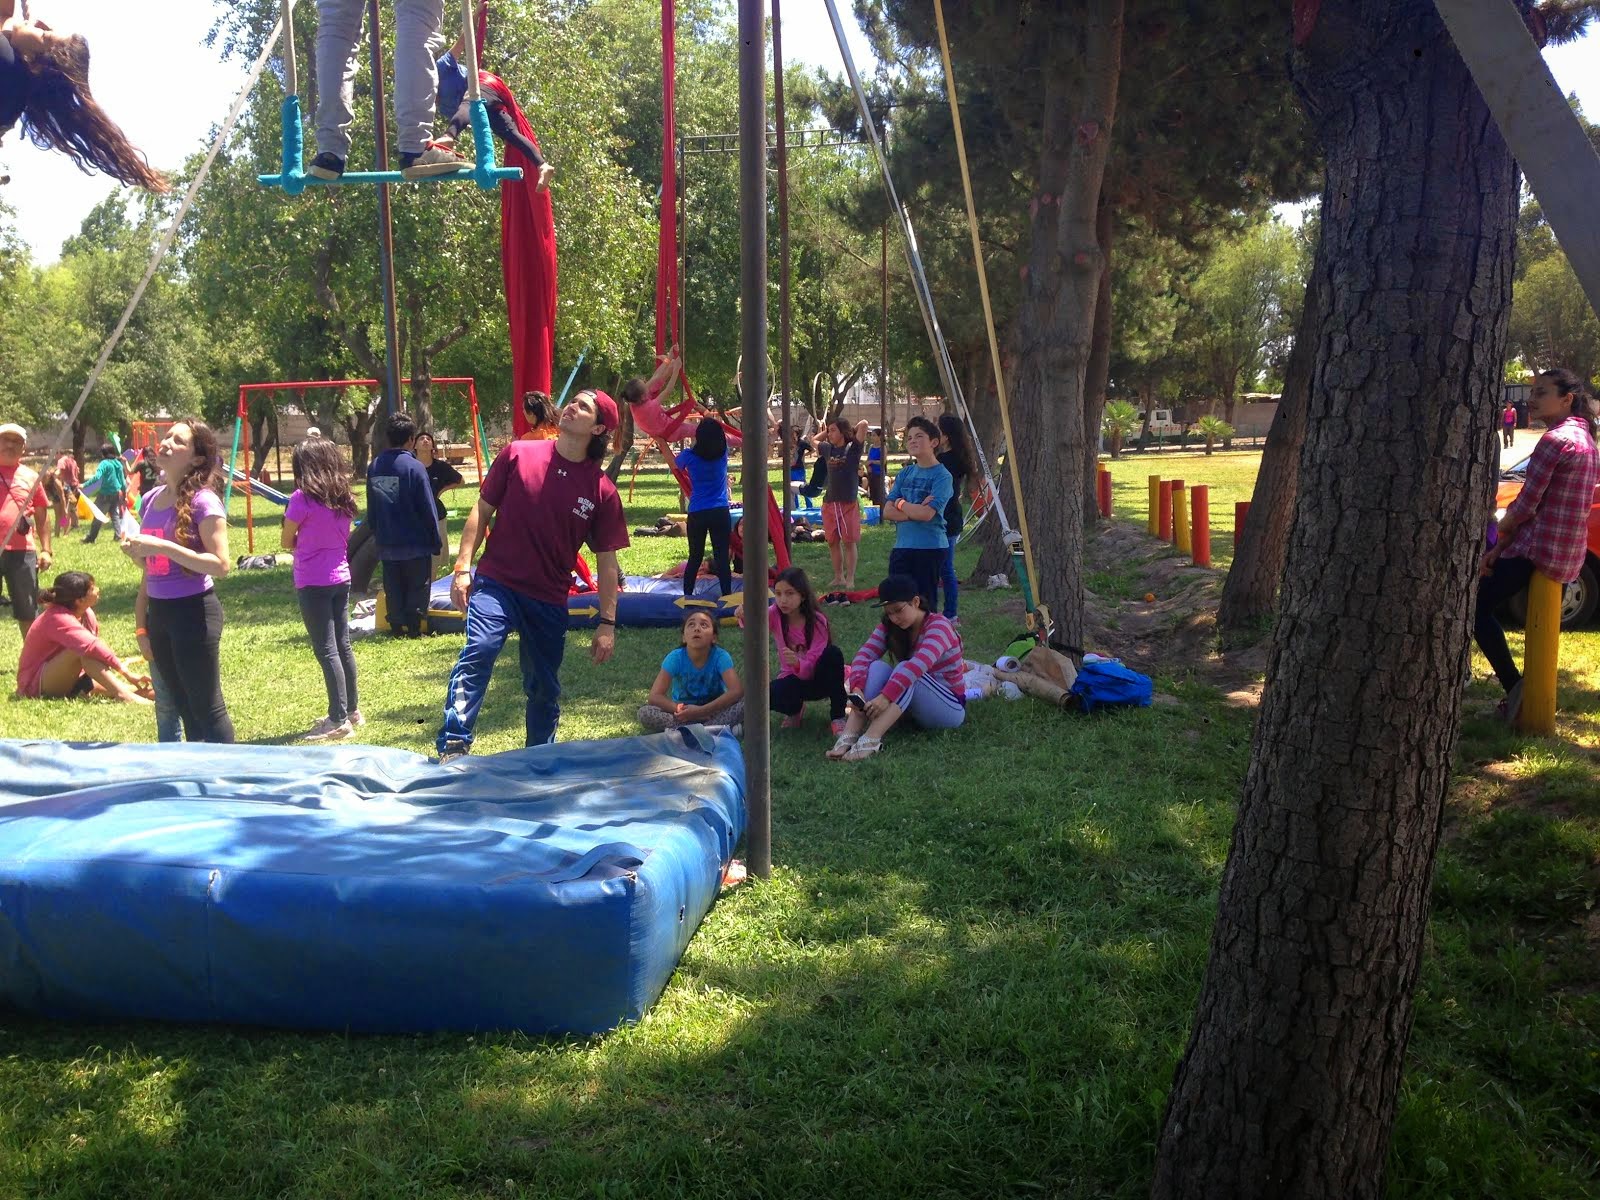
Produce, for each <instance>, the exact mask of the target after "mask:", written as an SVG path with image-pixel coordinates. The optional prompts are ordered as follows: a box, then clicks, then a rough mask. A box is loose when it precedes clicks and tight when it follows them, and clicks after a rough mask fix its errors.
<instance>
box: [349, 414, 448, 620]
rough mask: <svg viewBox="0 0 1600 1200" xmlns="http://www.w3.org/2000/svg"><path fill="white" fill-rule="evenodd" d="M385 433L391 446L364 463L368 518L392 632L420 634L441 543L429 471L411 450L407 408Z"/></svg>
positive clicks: (413, 433)
mask: <svg viewBox="0 0 1600 1200" xmlns="http://www.w3.org/2000/svg"><path fill="white" fill-rule="evenodd" d="M384 432H385V435H386V438H387V440H388V443H389V448H388V449H387V450H385V451H384V452H383V453H382V454H380V455H378V457H377V458H375V459H373V460H372V465H371V466H370V467H368V468H367V520H368V521H369V522H370V523H371V524H372V540H373V541H374V542H376V543H377V545H378V558H379V560H380V561H381V562H382V563H383V594H384V597H385V602H386V603H387V605H388V609H389V629H390V632H392V633H394V634H395V635H396V636H397V637H401V636H410V637H421V636H422V617H423V614H424V613H425V612H427V610H428V589H429V588H430V587H431V586H432V583H433V580H432V578H431V576H432V574H433V572H432V566H433V558H434V555H436V554H439V553H440V552H441V551H442V550H443V549H444V547H443V546H442V545H441V544H440V542H439V522H438V520H437V519H436V518H435V516H434V513H435V509H434V504H433V489H432V488H431V487H429V486H428V472H427V471H426V469H424V467H423V465H422V464H421V463H420V462H418V461H417V457H416V455H415V454H413V453H412V452H411V451H412V448H413V447H414V446H415V444H416V440H417V423H416V422H415V421H413V420H412V419H411V418H410V417H408V416H407V415H406V414H405V413H395V414H394V415H393V416H392V417H390V418H389V424H388V427H387V428H386V429H385V431H384Z"/></svg>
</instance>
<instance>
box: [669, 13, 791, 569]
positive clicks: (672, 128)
mask: <svg viewBox="0 0 1600 1200" xmlns="http://www.w3.org/2000/svg"><path fill="white" fill-rule="evenodd" d="M677 23H678V14H677V9H676V4H675V0H661V113H662V129H661V228H660V231H659V232H658V234H657V236H656V353H657V354H658V355H659V354H663V353H665V352H666V349H667V347H668V346H670V345H672V344H673V343H675V342H677V341H678V340H679V337H678V333H679V331H678V320H679V317H680V316H681V314H682V311H683V297H682V291H681V287H682V285H681V280H680V278H679V275H678V164H677V162H676V161H675V158H674V153H675V148H676V146H677V144H678V117H677V109H676V99H675V92H676V88H675V82H676V78H677V74H678V49H677V45H678V37H677ZM678 380H679V383H680V384H681V386H682V387H683V397H684V401H685V405H684V411H683V413H682V415H681V416H680V417H679V421H678V425H679V427H680V428H681V426H682V425H683V424H684V423H685V422H686V419H687V417H688V415H689V414H690V413H692V412H694V411H695V410H696V409H697V408H698V407H699V406H698V404H697V403H696V402H695V398H694V391H693V390H692V389H691V388H690V386H689V374H688V372H687V371H684V372H681V373H680V374H679V376H678ZM722 424H723V428H724V429H726V430H727V431H728V435H729V436H728V443H729V445H730V446H734V447H737V446H738V445H739V436H740V435H739V430H738V429H737V428H736V427H735V426H732V425H729V424H728V423H727V422H726V421H724V422H723V423H722ZM673 432H674V433H677V432H679V429H674V431H673ZM668 462H669V465H670V462H671V460H670V459H669V460H668ZM673 475H674V476H676V477H677V479H678V486H679V487H680V488H682V489H683V494H684V495H685V496H687V495H688V494H689V480H688V476H686V475H685V474H684V473H683V472H682V471H679V470H678V469H677V468H676V467H674V468H673ZM783 522H784V514H783V511H782V509H781V507H780V506H779V504H778V501H777V498H776V497H775V496H774V495H773V494H772V489H771V488H770V487H769V488H768V489H767V525H768V532H769V534H770V536H771V538H772V551H773V557H774V559H776V561H777V564H778V566H779V567H780V568H784V567H787V566H788V565H789V548H788V546H786V545H785V544H784V540H783Z"/></svg>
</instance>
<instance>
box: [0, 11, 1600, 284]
mask: <svg viewBox="0 0 1600 1200" xmlns="http://www.w3.org/2000/svg"><path fill="white" fill-rule="evenodd" d="M384 7H385V9H386V10H387V8H388V6H387V5H385V6H384ZM450 7H452V8H453V7H454V6H453V5H452V6H450ZM839 7H840V9H841V10H842V11H843V14H844V18H845V21H846V23H847V24H849V25H850V28H851V32H852V34H853V35H854V36H853V37H852V42H853V43H854V45H853V48H852V49H853V52H854V53H855V54H856V56H857V61H858V63H865V61H867V57H868V55H867V50H866V46H865V42H864V40H863V39H861V37H860V35H859V32H858V31H856V30H855V27H854V23H853V21H852V19H851V17H850V14H849V9H850V5H849V2H848V0H839ZM31 8H32V11H33V13H34V15H35V16H37V17H39V18H41V19H43V20H46V21H50V22H51V23H52V24H55V25H57V26H58V27H61V28H74V29H77V30H78V31H80V32H82V33H83V34H85V35H86V36H87V37H88V38H89V42H90V45H91V47H92V48H93V52H94V65H93V68H92V72H91V81H92V82H93V85H94V90H95V95H96V96H97V97H98V98H99V99H100V102H101V103H102V104H104V105H105V107H106V109H107V110H108V111H109V112H110V113H111V114H112V116H113V117H114V118H115V119H116V120H117V121H118V122H119V123H120V124H121V125H122V127H123V128H124V129H125V130H126V131H127V133H128V135H129V136H130V137H131V138H132V139H133V141H134V143H135V144H136V145H138V146H140V147H141V148H142V149H144V150H145V151H146V152H147V153H148V154H149V156H150V161H151V162H152V163H154V164H155V165H157V166H171V165H174V164H177V163H180V162H182V161H183V159H184V158H185V157H186V156H187V155H189V154H191V153H193V152H194V151H196V150H199V149H203V148H204V145H205V139H206V137H207V134H208V132H209V130H210V129H211V127H212V126H213V125H214V124H216V123H218V122H220V121H221V120H222V119H223V117H224V116H226V115H227V112H228V108H229V106H230V105H231V104H232V103H233V98H234V96H235V94H236V93H237V91H238V89H239V87H240V86H241V85H242V84H243V82H244V75H245V72H246V70H247V64H241V63H236V62H235V63H221V62H219V61H218V60H217V55H216V53H215V52H214V51H212V50H209V49H207V48H206V47H205V46H204V45H203V44H202V43H203V40H204V38H205V35H206V32H207V30H209V29H210V27H211V22H212V19H213V14H214V13H215V11H216V8H215V5H214V4H213V3H212V0H165V2H164V3H162V4H160V5H157V6H150V5H145V4H140V3H135V2H134V0H32V4H31ZM157 12H159V19H154V14H155V13H157ZM783 42H784V54H785V56H786V57H788V58H789V59H791V60H794V61H802V62H809V63H813V64H817V65H820V66H824V67H826V68H828V69H830V70H832V71H834V72H836V73H840V72H842V70H843V68H842V66H841V65H840V62H839V53H838V46H837V44H836V43H835V41H834V37H833V29H832V27H831V26H830V24H829V22H828V16H827V10H826V9H825V8H824V7H823V5H822V3H821V0H789V3H788V5H787V6H786V8H785V11H784V31H783ZM1546 58H1547V61H1549V63H1550V66H1551V69H1552V70H1553V71H1554V73H1555V76H1556V81H1557V83H1559V84H1560V85H1561V88H1562V90H1563V91H1576V92H1577V93H1578V96H1579V99H1580V100H1581V101H1582V102H1583V106H1584V110H1585V111H1586V112H1587V113H1589V114H1590V115H1591V118H1592V117H1594V116H1597V115H1600V37H1591V38H1588V39H1586V40H1585V41H1584V42H1580V43H1578V44H1577V45H1574V46H1569V47H1564V48H1562V49H1558V50H1552V51H1550V52H1549V53H1548V54H1547V55H1546ZM4 173H9V174H10V175H11V180H12V181H11V183H10V184H9V185H7V186H6V187H5V189H4V193H3V194H4V197H5V199H6V201H7V202H8V203H10V204H11V205H12V206H13V207H14V208H15V209H16V210H17V215H18V222H19V225H20V226H21V231H22V234H23V237H24V238H25V239H26V240H27V241H28V243H29V245H30V246H31V247H32V248H33V255H34V259H35V261H37V262H41V263H43V262H51V261H53V260H54V259H55V258H56V257H57V255H58V254H59V251H60V248H61V243H62V242H63V241H64V240H65V239H66V238H68V237H70V236H72V235H73V234H74V233H76V232H77V231H78V226H79V224H80V223H81V222H82V220H83V218H84V217H85V216H86V215H87V214H88V212H89V210H90V209H92V208H93V207H94V206H95V205H96V204H98V203H99V202H100V201H101V200H103V199H104V198H105V197H106V195H107V194H108V193H109V192H110V191H111V190H112V186H111V185H110V184H108V183H107V181H106V180H105V179H103V178H101V177H98V176H89V175H84V174H82V173H81V172H79V171H78V169H77V168H76V167H74V166H73V165H72V163H71V162H70V161H69V160H68V159H66V158H64V157H62V156H61V155H58V154H47V153H45V152H43V151H40V150H36V149H35V148H34V147H32V146H31V145H29V144H27V143H26V142H24V141H23V140H22V139H21V138H20V137H19V136H18V135H17V133H16V132H15V131H13V132H12V133H11V134H10V135H9V136H8V137H7V138H6V139H5V142H4V144H3V145H0V174H4Z"/></svg>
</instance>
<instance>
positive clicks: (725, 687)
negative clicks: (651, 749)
mask: <svg viewBox="0 0 1600 1200" xmlns="http://www.w3.org/2000/svg"><path fill="white" fill-rule="evenodd" d="M743 718H744V684H743V683H742V682H740V679H739V672H738V671H736V670H734V669H733V658H732V656H731V655H729V653H728V652H727V651H726V650H724V649H723V648H722V647H721V646H719V645H717V623H716V621H714V620H713V619H712V617H711V614H710V613H707V612H701V611H694V612H691V613H689V615H688V616H686V617H684V618H683V645H681V646H679V647H678V648H677V649H676V650H674V651H673V652H672V653H671V654H669V655H667V656H666V658H664V659H662V660H661V670H660V672H659V673H658V674H657V675H656V681H655V683H654V684H653V685H652V686H651V688H650V698H649V700H648V701H647V702H646V703H645V705H644V707H643V708H641V709H640V710H639V724H641V725H643V726H644V727H645V728H646V729H650V730H655V731H660V730H663V729H674V728H676V727H677V726H679V725H693V724H696V723H698V724H701V725H711V726H724V727H728V728H729V730H730V732H731V733H732V734H733V736H734V737H738V736H739V735H740V734H742V733H743V732H744V727H743V726H742V725H741V724H740V722H741V721H742V720H743Z"/></svg>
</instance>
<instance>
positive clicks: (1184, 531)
mask: <svg viewBox="0 0 1600 1200" xmlns="http://www.w3.org/2000/svg"><path fill="white" fill-rule="evenodd" d="M1172 533H1173V539H1172V540H1173V544H1174V545H1176V546H1177V547H1178V553H1179V554H1187V553H1189V550H1190V537H1189V533H1190V530H1189V489H1188V488H1186V487H1185V486H1184V485H1183V484H1182V483H1181V482H1178V481H1174V482H1173V485H1172Z"/></svg>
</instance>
